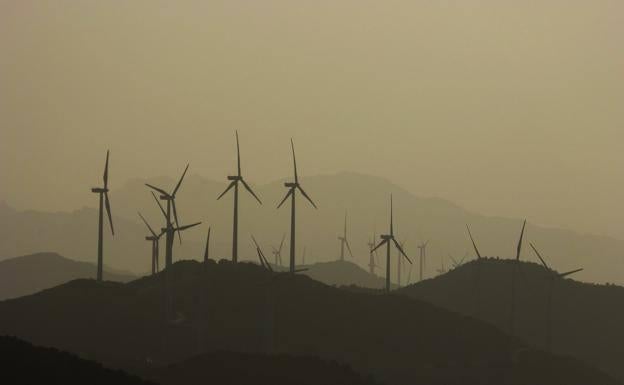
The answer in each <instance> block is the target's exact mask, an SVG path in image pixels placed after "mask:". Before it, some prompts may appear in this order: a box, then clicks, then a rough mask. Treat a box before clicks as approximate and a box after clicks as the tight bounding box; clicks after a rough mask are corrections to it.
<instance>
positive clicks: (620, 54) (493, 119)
mask: <svg viewBox="0 0 624 385" xmlns="http://www.w3.org/2000/svg"><path fill="white" fill-rule="evenodd" d="M623 106H624V2H622V1H621V0H610V1H608V0H597V1H589V0H586V1H578V0H565V1H564V0H542V1H531V0H527V1H509V0H507V1H506V0H496V1H494V0H482V1H477V0H463V1H441V0H438V1H433V0H431V1H378V0H377V1H367V0H358V1H343V0H331V1H325V0H315V1H292V0H288V1H286V0H284V1H278V0H263V1H251V0H249V1H235V0H224V1H186V2H182V1H175V2H174V1H156V0H150V1H147V0H136V1H86V0H85V1H79V0H74V1H67V0H55V1H28V0H0V177H1V180H2V183H0V200H6V201H7V202H8V203H10V204H12V205H14V206H17V207H20V208H38V209H46V210H68V209H72V208H75V207H79V206H82V205H84V204H89V205H92V204H95V200H94V199H93V197H92V196H91V194H90V193H89V188H90V187H92V186H94V185H96V184H97V183H99V181H100V174H101V169H102V163H103V160H104V154H105V150H106V149H107V148H110V149H111V184H112V185H113V188H114V184H118V185H119V184H121V183H123V182H124V181H125V180H127V179H128V178H132V177H135V176H155V175H172V176H174V175H177V174H178V173H179V171H180V169H181V168H182V167H183V166H184V164H185V163H186V162H190V163H191V172H192V173H198V174H201V175H204V176H207V177H211V178H215V179H221V178H223V177H224V176H225V175H226V174H228V173H231V172H232V171H233V165H234V164H233V160H234V158H233V157H234V152H233V150H234V147H233V146H234V136H233V131H234V130H235V129H238V130H239V132H240V135H241V145H242V150H243V162H244V167H245V171H246V174H247V178H248V179H249V180H250V181H254V182H256V183H263V182H268V181H271V180H274V179H277V178H281V177H284V176H286V175H288V174H289V173H290V164H289V147H288V145H289V138H290V137H293V138H294V139H295V144H296V146H297V148H298V155H299V158H300V166H301V173H302V174H306V175H314V174H325V173H334V172H338V171H342V170H350V171H358V172H362V173H368V174H372V175H381V176H385V177H387V178H389V179H390V180H392V181H394V182H396V183H398V184H400V185H402V186H404V187H406V188H408V189H409V190H410V191H412V192H413V193H415V194H417V195H425V196H438V197H442V198H446V199H450V200H452V201H454V202H456V203H458V204H460V205H462V206H464V207H466V208H468V209H471V210H474V211H477V212H480V213H484V214H490V215H502V216H518V217H525V216H526V217H528V218H529V220H531V221H533V222H536V223H542V224H549V225H557V226H563V227H568V228H573V229H577V230H580V231H587V232H594V233H599V234H610V235H613V236H618V237H620V238H624V225H623V224H622V223H623V222H624V221H623V219H624V204H623V203H622V197H624V151H623V148H624V108H623Z"/></svg>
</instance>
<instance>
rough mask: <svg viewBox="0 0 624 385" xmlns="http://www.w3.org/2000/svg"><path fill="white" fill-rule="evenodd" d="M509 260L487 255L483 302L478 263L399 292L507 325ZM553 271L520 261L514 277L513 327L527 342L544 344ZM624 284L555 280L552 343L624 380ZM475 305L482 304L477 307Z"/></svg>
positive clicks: (559, 350)
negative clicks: (477, 281)
mask: <svg viewBox="0 0 624 385" xmlns="http://www.w3.org/2000/svg"><path fill="white" fill-rule="evenodd" d="M512 266H513V262H512V261H511V260H497V259H487V260H483V264H482V265H481V270H480V273H479V274H480V275H479V276H480V277H481V279H480V281H479V282H480V284H479V287H480V290H479V295H480V298H481V300H480V305H479V306H478V307H477V302H476V298H477V297H476V293H477V292H476V287H477V286H476V277H477V275H476V274H477V262H476V261H472V262H470V263H468V264H466V265H463V266H461V267H459V268H457V269H455V270H451V271H450V272H448V273H447V274H444V275H442V276H439V277H436V278H434V279H429V280H426V281H423V282H420V283H417V284H414V285H411V286H409V287H406V288H403V289H402V290H401V291H400V293H401V294H404V295H407V296H410V297H412V298H416V299H422V300H426V301H428V302H431V303H433V304H435V305H438V306H441V307H443V308H446V309H449V310H452V311H455V312H458V313H461V314H464V315H471V316H475V317H478V318H480V319H482V320H485V321H487V322H488V323H490V324H493V325H496V326H497V327H498V328H500V329H501V330H505V331H507V330H509V323H510V304H511V275H512ZM549 277H550V275H549V273H547V271H546V270H545V269H544V268H543V267H542V266H541V265H537V264H534V263H526V262H522V263H521V265H520V268H519V270H518V275H517V279H516V283H517V286H516V287H517V290H516V296H515V298H516V321H515V331H516V334H517V335H518V336H520V337H521V338H522V339H524V340H526V341H528V342H529V343H531V344H533V345H535V346H538V347H542V348H546V345H547V332H548V328H547V314H548V313H547V304H548V284H549V279H550V278H549ZM622 304H624V288H623V287H620V286H614V285H593V284H586V283H580V282H577V281H574V280H571V279H556V280H555V282H554V286H553V297H552V314H553V328H552V347H553V350H554V352H555V353H561V354H566V355H571V356H574V357H578V358H580V359H582V360H584V361H586V362H589V363H591V364H592V365H594V366H596V367H599V368H601V369H603V370H605V371H606V372H608V373H610V374H612V375H614V376H617V377H618V378H620V379H624V368H623V367H622V365H621V363H622V357H624V327H622V325H624V308H623V307H622ZM477 309H479V310H478V311H477Z"/></svg>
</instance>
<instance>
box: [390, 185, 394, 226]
mask: <svg viewBox="0 0 624 385" xmlns="http://www.w3.org/2000/svg"><path fill="white" fill-rule="evenodd" d="M390 235H394V210H393V207H392V194H390Z"/></svg>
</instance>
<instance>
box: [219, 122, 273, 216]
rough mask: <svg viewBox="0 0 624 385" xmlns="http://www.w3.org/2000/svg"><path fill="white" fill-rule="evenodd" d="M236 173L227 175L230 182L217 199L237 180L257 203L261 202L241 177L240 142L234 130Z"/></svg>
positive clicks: (234, 184)
mask: <svg viewBox="0 0 624 385" xmlns="http://www.w3.org/2000/svg"><path fill="white" fill-rule="evenodd" d="M236 170H237V174H236V175H229V176H228V180H230V181H231V182H230V184H229V185H228V186H227V188H226V189H225V190H224V191H223V192H222V193H221V194H220V195H219V196H218V197H217V200H219V199H221V198H222V197H223V196H224V195H225V194H227V192H228V191H230V190H231V189H232V188H233V187H235V186H236V185H237V184H238V183H239V182H240V183H242V184H243V187H244V188H245V190H247V192H249V194H251V196H253V197H254V198H255V199H256V201H258V203H259V204H262V201H261V200H260V198H259V197H258V195H256V193H255V192H254V191H253V190H252V188H251V187H250V186H249V185H248V184H247V182H246V181H245V179H244V178H243V174H242V172H241V158H240V144H239V141H238V131H236Z"/></svg>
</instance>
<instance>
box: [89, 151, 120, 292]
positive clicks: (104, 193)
mask: <svg viewBox="0 0 624 385" xmlns="http://www.w3.org/2000/svg"><path fill="white" fill-rule="evenodd" d="M108 155H109V151H106V164H105V166H104V178H103V179H104V187H94V188H92V189H91V192H93V193H96V194H98V195H99V197H100V209H99V216H98V249H97V254H98V255H97V281H98V282H102V273H103V266H104V258H103V254H104V252H103V251H104V239H103V238H104V237H103V235H104V229H103V227H104V205H105V206H106V213H107V214H108V223H109V224H110V229H111V234H112V235H115V229H114V228H113V215H112V214H111V208H110V201H109V200H108Z"/></svg>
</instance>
